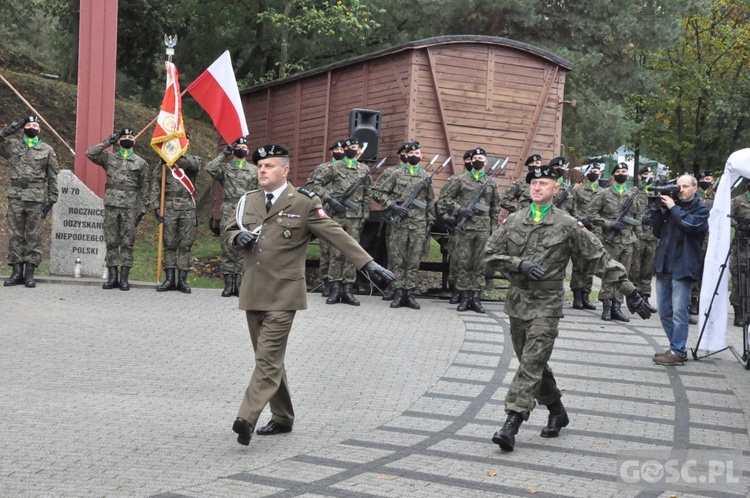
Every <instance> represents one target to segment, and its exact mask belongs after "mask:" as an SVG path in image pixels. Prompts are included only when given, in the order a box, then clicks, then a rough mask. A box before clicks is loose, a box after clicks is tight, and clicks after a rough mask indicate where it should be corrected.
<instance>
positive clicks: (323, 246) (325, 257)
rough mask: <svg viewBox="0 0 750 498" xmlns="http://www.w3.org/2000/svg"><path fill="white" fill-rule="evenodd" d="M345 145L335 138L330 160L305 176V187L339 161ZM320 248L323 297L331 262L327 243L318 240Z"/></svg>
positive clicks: (327, 293)
mask: <svg viewBox="0 0 750 498" xmlns="http://www.w3.org/2000/svg"><path fill="white" fill-rule="evenodd" d="M345 146H346V140H336V141H335V142H333V144H331V146H330V147H328V150H329V151H330V152H331V160H330V161H326V162H324V163H321V164H319V165H317V166H316V167H315V169H314V170H313V172H312V173H310V176H309V177H307V183H306V184H305V188H306V189H307V190H311V188H310V187H311V185H312V184H313V183H315V181H316V180H317V179H318V177H320V176H321V175H322V174H323V173H325V171H326V170H328V169H329V168H330V167H331V164H333V163H334V162H335V161H341V160H342V159H343V158H344V147H345ZM318 243H319V246H318V247H319V248H320V266H318V276H319V277H320V278H321V279H322V281H323V297H328V296H330V295H331V283H330V282H329V281H328V267H329V265H330V263H331V250H330V248H329V247H328V243H327V242H325V241H324V240H321V241H319V242H318Z"/></svg>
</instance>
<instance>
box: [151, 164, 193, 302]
mask: <svg viewBox="0 0 750 498" xmlns="http://www.w3.org/2000/svg"><path fill="white" fill-rule="evenodd" d="M175 166H176V167H178V168H180V169H181V170H182V171H183V173H184V174H185V176H187V177H188V178H189V179H190V181H191V183H192V184H193V186H195V181H196V180H197V179H198V172H200V169H201V158H200V157H198V156H193V155H190V154H183V155H182V156H181V157H180V158H179V159H178V160H177V162H176V163H175ZM165 168H166V164H164V163H162V164H160V165H158V166H157V167H156V168H154V172H153V174H152V175H151V206H152V208H153V210H154V215H155V216H156V220H157V221H158V222H159V223H164V258H163V261H162V264H163V265H164V274H165V275H166V278H165V279H164V282H162V283H161V285H159V286H158V287H156V291H157V292H165V291H172V290H179V291H180V292H182V293H184V294H190V292H191V289H190V286H189V285H188V284H187V274H188V272H189V271H190V268H191V266H192V261H191V257H190V250H191V249H192V247H193V243H195V234H196V232H197V225H198V218H197V212H196V207H195V201H194V200H193V198H192V196H191V195H190V192H188V190H187V188H185V186H184V185H183V184H182V183H180V181H179V180H178V179H177V178H175V177H174V175H172V174H171V172H168V173H167V174H166V178H165V187H164V213H163V214H162V212H161V210H160V205H161V181H162V170H163V169H165ZM178 252H179V255H178V254H177V253H178ZM175 270H177V271H178V275H177V284H176V285H175Z"/></svg>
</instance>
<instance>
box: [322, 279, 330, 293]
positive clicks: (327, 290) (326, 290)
mask: <svg viewBox="0 0 750 498" xmlns="http://www.w3.org/2000/svg"><path fill="white" fill-rule="evenodd" d="M322 295H323V297H328V296H330V295H331V282H330V281H329V280H328V279H327V278H324V279H323V294H322Z"/></svg>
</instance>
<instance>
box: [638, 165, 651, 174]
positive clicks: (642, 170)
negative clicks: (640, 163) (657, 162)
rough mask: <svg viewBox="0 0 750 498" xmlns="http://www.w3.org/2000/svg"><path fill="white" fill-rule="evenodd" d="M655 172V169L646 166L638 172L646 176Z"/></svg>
mask: <svg viewBox="0 0 750 498" xmlns="http://www.w3.org/2000/svg"><path fill="white" fill-rule="evenodd" d="M653 172H654V168H652V167H651V166H644V167H642V168H641V169H639V170H638V174H639V175H644V174H646V173H653Z"/></svg>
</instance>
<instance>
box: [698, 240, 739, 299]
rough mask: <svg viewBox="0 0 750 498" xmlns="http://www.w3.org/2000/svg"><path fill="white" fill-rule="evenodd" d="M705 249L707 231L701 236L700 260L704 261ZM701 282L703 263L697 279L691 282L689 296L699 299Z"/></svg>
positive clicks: (706, 246)
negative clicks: (691, 286) (691, 287)
mask: <svg viewBox="0 0 750 498" xmlns="http://www.w3.org/2000/svg"><path fill="white" fill-rule="evenodd" d="M731 247H734V245H732V246H731ZM706 249H708V233H706V236H705V237H704V238H703V249H702V252H701V261H704V260H705V259H706ZM701 284H703V265H701V272H700V273H699V274H698V280H696V281H695V282H693V289H692V290H691V292H690V297H691V298H695V299H700V297H701Z"/></svg>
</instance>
